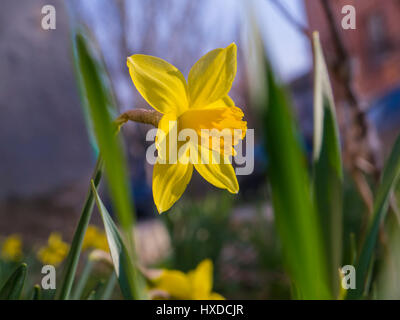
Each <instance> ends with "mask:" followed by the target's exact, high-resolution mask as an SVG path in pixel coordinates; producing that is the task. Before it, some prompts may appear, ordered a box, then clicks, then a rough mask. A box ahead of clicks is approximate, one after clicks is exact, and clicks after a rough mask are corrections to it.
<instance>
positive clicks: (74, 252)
mask: <svg viewBox="0 0 400 320" xmlns="http://www.w3.org/2000/svg"><path fill="white" fill-rule="evenodd" d="M101 168H102V160H101V158H99V159H98V161H97V164H96V167H95V169H94V172H93V175H92V179H93V181H94V182H93V183H94V184H95V186H96V187H97V186H98V184H99V183H100V180H101V175H102V169H101ZM93 206H94V197H93V192H92V189H91V188H89V191H88V195H87V197H86V201H85V204H84V206H83V209H82V214H81V217H80V219H79V222H78V226H77V228H76V230H75V234H74V237H73V239H72V243H71V248H70V250H69V252H68V256H67V258H66V259H65V265H64V270H63V274H62V278H61V284H60V286H59V287H60V290H59V291H58V292H57V297H58V298H59V299H61V300H67V299H69V296H70V293H71V288H72V284H73V282H74V279H75V274H76V268H77V266H78V262H79V256H80V254H81V250H82V243H83V239H84V237H85V233H86V229H87V227H88V225H89V221H90V217H91V216H92V211H93Z"/></svg>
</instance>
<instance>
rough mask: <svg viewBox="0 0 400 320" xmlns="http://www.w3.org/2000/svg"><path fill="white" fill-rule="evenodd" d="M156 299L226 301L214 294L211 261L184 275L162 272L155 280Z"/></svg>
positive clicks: (153, 291)
mask: <svg viewBox="0 0 400 320" xmlns="http://www.w3.org/2000/svg"><path fill="white" fill-rule="evenodd" d="M153 285H154V286H153V288H152V291H151V293H152V296H153V298H154V299H160V298H165V297H167V298H169V299H178V300H224V299H225V298H224V297H223V296H221V295H220V294H218V293H215V292H212V286H213V264H212V262H211V260H210V259H206V260H203V261H202V262H200V263H199V265H198V266H197V267H196V269H195V270H192V271H189V272H188V273H183V272H182V271H179V270H162V272H161V274H160V276H158V277H156V278H155V279H153Z"/></svg>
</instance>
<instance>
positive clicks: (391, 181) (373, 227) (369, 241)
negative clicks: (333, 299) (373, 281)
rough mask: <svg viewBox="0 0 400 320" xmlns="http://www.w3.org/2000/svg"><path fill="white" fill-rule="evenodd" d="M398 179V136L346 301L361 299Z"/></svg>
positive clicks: (399, 167)
mask: <svg viewBox="0 0 400 320" xmlns="http://www.w3.org/2000/svg"><path fill="white" fill-rule="evenodd" d="M399 177H400V136H399V137H398V138H397V141H396V143H395V145H394V147H393V150H392V153H391V154H390V157H389V159H388V161H387V163H386V165H385V169H384V171H383V175H382V180H381V184H380V185H379V188H378V191H377V195H376V198H375V203H374V214H373V219H372V222H371V224H370V226H369V228H368V233H367V237H366V239H365V241H364V244H363V246H362V249H361V253H360V256H359V258H358V261H357V265H356V271H357V273H356V279H357V280H356V289H354V290H349V292H348V294H347V299H360V298H362V296H363V294H364V290H365V286H366V282H367V278H368V271H369V268H370V267H371V266H370V265H371V262H372V260H373V255H374V249H375V247H376V241H377V238H378V233H379V226H380V225H381V223H382V221H384V219H385V216H386V213H387V211H388V206H389V198H390V195H391V193H392V191H393V190H394V188H395V186H396V183H397V181H398V180H399Z"/></svg>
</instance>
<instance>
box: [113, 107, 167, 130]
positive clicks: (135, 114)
mask: <svg viewBox="0 0 400 320" xmlns="http://www.w3.org/2000/svg"><path fill="white" fill-rule="evenodd" d="M161 117H162V114H161V113H160V112H158V111H155V110H146V109H132V110H128V111H126V112H124V113H123V114H121V115H120V116H119V117H118V118H117V119H116V120H115V124H116V125H117V126H118V128H120V127H121V125H123V124H124V123H126V122H128V121H134V122H139V123H145V124H151V125H152V126H154V127H156V128H157V127H158V122H159V121H160V119H161Z"/></svg>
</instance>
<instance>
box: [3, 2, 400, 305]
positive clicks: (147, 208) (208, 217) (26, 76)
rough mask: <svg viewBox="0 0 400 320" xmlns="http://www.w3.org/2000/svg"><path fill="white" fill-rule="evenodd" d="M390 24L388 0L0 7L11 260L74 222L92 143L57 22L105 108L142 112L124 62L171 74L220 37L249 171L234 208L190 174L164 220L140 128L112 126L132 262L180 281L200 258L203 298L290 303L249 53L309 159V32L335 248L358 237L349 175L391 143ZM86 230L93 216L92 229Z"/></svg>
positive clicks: (359, 191)
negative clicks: (244, 131) (99, 68)
mask: <svg viewBox="0 0 400 320" xmlns="http://www.w3.org/2000/svg"><path fill="white" fill-rule="evenodd" d="M324 2H329V5H326V4H324ZM46 4H52V5H54V7H55V8H56V13H57V20H56V21H57V22H56V29H55V30H43V29H42V28H41V19H42V17H43V15H42V13H41V9H42V7H43V6H44V5H46ZM347 4H351V5H353V6H354V7H355V8H356V13H357V18H356V19H357V28H356V30H344V29H342V28H341V20H342V17H343V14H342V13H341V11H342V7H343V6H344V5H347ZM399 21H400V2H399V1H398V0H385V1H381V0H380V1H379V0H363V1H351V0H329V1H322V0H254V1H239V0H217V1H216V0H204V1H185V0H166V1H159V0H146V1H145V0H93V1H79V0H68V1H61V0H57V1H56V0H36V1H29V0H20V1H12V0H3V1H2V3H1V10H0V40H1V41H0V237H7V236H8V235H10V234H20V235H22V237H23V240H24V246H26V249H25V247H24V250H27V251H29V250H30V249H33V250H34V249H35V247H37V246H38V245H40V244H43V243H45V242H46V239H47V237H48V235H49V234H50V233H51V232H53V231H58V232H60V233H61V234H62V235H63V237H64V238H65V239H66V240H67V241H70V240H71V238H72V235H73V232H74V230H75V227H76V224H77V221H78V219H79V214H80V210H81V206H82V204H83V201H84V199H85V196H86V191H87V187H88V181H89V180H88V179H89V177H90V173H91V171H92V169H93V167H94V165H95V159H96V153H95V152H96V147H95V145H94V143H93V139H92V137H90V136H89V134H88V131H87V129H86V125H85V123H87V118H86V117H85V113H84V112H83V111H82V108H81V102H80V97H79V92H78V89H77V85H76V79H75V75H74V69H73V64H72V48H71V39H70V27H71V25H78V26H81V27H82V28H83V29H85V30H86V31H87V34H88V36H89V38H90V40H91V43H92V46H93V47H94V48H97V49H98V50H96V52H97V53H98V59H99V60H101V61H103V63H104V65H105V68H106V71H107V73H108V75H109V78H110V80H111V83H110V84H111V87H112V88H113V90H114V94H115V100H116V102H117V105H118V108H119V112H123V111H126V110H128V109H132V108H148V105H147V104H146V102H145V101H144V100H143V99H142V98H141V97H140V96H139V95H138V93H137V91H136V89H135V88H134V86H133V84H132V81H131V79H130V77H129V73H128V69H127V67H126V57H127V56H129V55H132V54H136V53H142V54H149V55H154V56H157V57H161V58H163V59H165V60H167V61H169V62H170V63H172V64H174V65H175V66H176V67H177V68H179V69H180V70H181V71H182V72H183V73H184V75H185V76H187V74H188V72H189V70H190V67H191V66H192V65H193V64H194V62H195V61H197V60H198V59H199V58H200V57H201V56H202V55H204V54H205V53H206V52H208V51H209V50H212V49H214V48H217V47H226V46H227V45H229V44H230V43H231V42H235V43H236V44H237V46H238V73H237V76H236V79H235V82H234V84H233V88H232V91H231V96H232V98H233V99H234V101H235V102H236V105H237V106H239V107H241V108H242V109H243V110H244V113H245V117H246V119H245V120H247V121H248V127H249V128H254V129H255V170H254V172H253V174H251V175H249V176H239V177H238V179H239V184H240V192H239V195H237V196H234V197H233V196H231V195H229V194H227V193H226V192H224V191H222V190H217V189H215V188H213V187H212V186H210V184H208V183H207V182H205V181H204V180H203V179H201V178H200V177H199V176H198V175H196V176H195V177H194V179H193V180H192V181H191V183H190V185H189V187H188V189H187V191H186V192H185V194H184V196H183V197H182V199H181V200H180V201H179V202H178V203H177V204H176V205H175V206H174V207H173V208H172V209H171V210H170V212H169V213H167V214H165V215H162V216H158V214H157V213H156V210H155V206H154V203H153V200H152V193H151V175H152V166H150V165H149V164H147V162H146V161H145V150H146V148H147V146H148V145H149V142H145V135H146V132H147V130H148V129H149V128H150V127H147V126H145V125H138V124H133V123H129V124H128V125H126V127H124V130H123V134H124V141H125V142H126V152H127V156H128V158H129V164H130V174H131V176H130V179H131V182H132V186H133V187H132V190H131V192H132V195H133V197H134V201H135V206H136V214H137V216H138V220H139V224H138V227H137V228H138V232H137V237H138V238H139V239H138V243H139V244H138V245H139V249H138V250H139V255H140V257H141V259H142V261H143V263H145V264H146V265H149V266H168V267H172V268H177V269H180V270H185V271H186V270H189V269H193V268H194V267H195V266H196V265H197V263H198V262H200V261H201V260H202V259H204V258H211V259H212V260H213V261H214V264H215V291H217V292H221V294H223V295H225V296H227V297H229V298H257V299H261V298H288V297H290V291H289V290H290V283H289V280H288V279H287V277H286V276H285V273H284V272H283V267H282V261H281V256H280V244H279V241H278V239H277V237H276V235H275V230H274V221H273V220H274V219H273V212H272V209H271V205H270V201H269V193H268V190H267V186H266V181H267V176H268V173H267V172H266V164H267V162H268V155H267V154H266V152H265V150H264V148H263V141H262V134H261V133H258V132H259V130H260V128H261V127H262V123H259V122H258V121H257V119H258V117H257V107H256V106H255V105H254V104H253V103H252V101H253V99H252V96H254V94H262V93H263V92H262V91H263V86H262V84H260V83H259V82H258V81H257V79H258V78H257V76H256V73H257V68H255V65H256V62H257V51H258V50H260V48H262V49H261V50H265V51H266V52H267V54H268V57H269V59H270V61H271V64H272V66H273V68H274V70H275V71H276V72H277V74H278V75H279V77H280V79H281V81H282V83H284V84H285V85H286V86H287V88H288V90H289V92H290V94H291V98H292V100H293V105H294V107H295V108H294V110H295V114H296V116H297V119H298V125H299V127H300V128H301V132H302V133H303V136H302V139H303V140H304V148H305V149H306V151H307V152H308V154H310V153H311V151H312V150H311V146H312V134H313V132H312V131H313V118H312V108H313V87H312V83H313V77H312V60H313V57H312V51H311V43H310V34H311V32H312V31H314V30H318V31H319V32H320V36H321V41H322V46H323V48H324V52H325V55H326V59H327V63H328V67H329V71H330V76H331V80H332V82H333V90H334V94H335V100H336V107H337V113H338V120H339V126H340V131H341V136H342V147H343V155H344V161H345V168H346V177H347V180H348V181H347V185H348V190H349V192H347V193H346V197H345V204H344V205H345V206H347V208H348V212H350V213H349V214H348V215H347V216H346V218H345V235H344V237H348V236H349V234H350V233H351V232H353V233H357V232H358V229H359V225H360V221H361V218H360V217H361V214H362V212H363V211H364V210H368V206H369V204H370V202H369V199H368V197H369V190H368V188H366V184H367V183H366V182H365V181H364V180H363V176H362V175H361V174H360V172H367V173H369V174H371V175H374V174H375V173H377V172H379V170H380V169H381V168H382V165H383V162H384V159H385V155H387V154H388V152H389V151H390V149H391V147H392V145H393V142H394V140H395V139H396V137H397V135H398V133H399V132H400V36H399V34H398V30H399V28H400V22H399ZM260 221H263V223H260ZM99 223H100V220H99V217H98V215H96V214H94V215H93V224H99ZM99 225H100V224H99ZM260 226H262V227H260ZM266 226H267V227H266ZM0 240H1V239H0Z"/></svg>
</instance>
